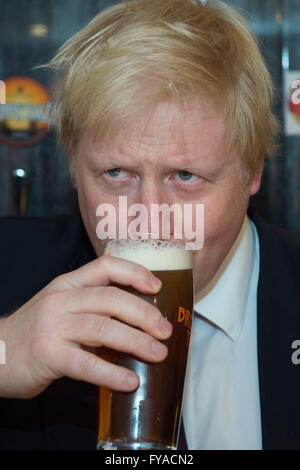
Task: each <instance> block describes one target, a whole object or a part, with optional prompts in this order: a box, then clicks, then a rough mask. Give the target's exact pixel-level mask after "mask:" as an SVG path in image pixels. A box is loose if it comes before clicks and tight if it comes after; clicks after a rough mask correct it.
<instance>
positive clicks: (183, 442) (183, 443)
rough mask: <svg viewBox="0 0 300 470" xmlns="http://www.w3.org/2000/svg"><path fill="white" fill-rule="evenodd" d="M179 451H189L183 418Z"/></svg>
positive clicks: (178, 445)
mask: <svg viewBox="0 0 300 470" xmlns="http://www.w3.org/2000/svg"><path fill="white" fill-rule="evenodd" d="M177 450H188V446H187V442H186V437H185V432H184V426H183V419H182V418H181V424H180V430H179V437H178V444H177Z"/></svg>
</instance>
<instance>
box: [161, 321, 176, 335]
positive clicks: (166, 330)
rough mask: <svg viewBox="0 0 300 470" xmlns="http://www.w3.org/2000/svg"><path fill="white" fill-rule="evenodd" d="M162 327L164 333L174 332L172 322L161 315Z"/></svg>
mask: <svg viewBox="0 0 300 470" xmlns="http://www.w3.org/2000/svg"><path fill="white" fill-rule="evenodd" d="M160 329H161V332H162V333H163V334H170V333H172V330H173V326H172V325H171V323H170V322H169V321H168V320H167V319H166V318H165V317H161V319H160Z"/></svg>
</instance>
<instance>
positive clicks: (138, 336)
mask: <svg viewBox="0 0 300 470" xmlns="http://www.w3.org/2000/svg"><path fill="white" fill-rule="evenodd" d="M150 342H151V341H150V338H149V337H148V335H145V333H143V332H142V331H136V333H135V341H134V343H135V347H136V348H137V350H138V351H144V350H145V348H147V347H149V345H150Z"/></svg>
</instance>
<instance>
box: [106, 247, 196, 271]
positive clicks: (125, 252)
mask: <svg viewBox="0 0 300 470" xmlns="http://www.w3.org/2000/svg"><path fill="white" fill-rule="evenodd" d="M108 253H111V255H112V256H116V257H118V258H122V259H127V260H128V261H133V262H134V263H138V264H141V265H143V266H145V268H147V269H149V271H172V270H175V269H176V270H178V269H192V252H191V251H190V250H186V249H185V248H184V245H181V244H179V243H174V242H172V241H160V240H110V241H109V242H107V244H106V247H105V250H104V254H108Z"/></svg>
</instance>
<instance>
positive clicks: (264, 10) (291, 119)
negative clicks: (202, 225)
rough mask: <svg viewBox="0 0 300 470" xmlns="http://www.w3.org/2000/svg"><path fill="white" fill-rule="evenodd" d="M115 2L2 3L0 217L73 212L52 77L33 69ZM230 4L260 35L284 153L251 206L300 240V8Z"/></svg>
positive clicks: (277, 0) (257, 1)
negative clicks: (299, 85)
mask: <svg viewBox="0 0 300 470" xmlns="http://www.w3.org/2000/svg"><path fill="white" fill-rule="evenodd" d="M162 1H163V0H162ZM112 3H113V2H112V1H110V0H84V1H82V0H48V1H47V2H45V0H9V1H7V0H0V12H1V14H0V216H8V217H10V216H22V215H28V216H54V215H61V214H72V213H73V212H74V211H76V192H75V190H74V188H73V187H72V183H71V180H70V177H69V173H68V169H67V164H66V158H65V155H64V153H63V152H62V150H61V149H59V148H58V147H57V143H56V138H55V134H54V133H53V132H50V133H49V132H47V122H46V121H47V119H46V117H45V116H46V114H45V106H47V105H46V103H47V102H48V101H49V100H50V96H49V93H51V87H52V86H53V76H52V75H51V73H50V72H44V71H41V70H33V67H35V66H36V65H39V64H43V63H45V62H47V61H48V60H49V59H50V58H51V57H53V55H54V54H55V53H56V51H57V49H58V48H59V47H60V46H61V45H62V44H63V43H64V42H65V41H66V40H67V39H68V38H69V37H70V36H72V35H73V34H74V33H76V32H77V31H78V30H80V29H81V28H82V27H83V26H85V25H86V24H87V23H88V22H89V21H90V20H91V19H92V18H93V17H94V16H95V15H96V14H97V13H98V12H99V11H100V10H102V9H103V8H105V7H107V6H108V5H110V4H112ZM226 3H228V4H229V5H231V6H233V7H235V8H237V9H238V10H239V11H240V13H241V14H242V15H243V16H245V17H246V18H247V19H248V21H249V22H250V23H251V25H252V27H253V29H254V31H255V32H256V34H257V35H258V38H259V40H260V44H261V48H262V52H263V54H264V56H265V58H266V61H267V64H268V67H269V70H270V71H271V74H272V77H273V80H274V83H275V86H276V100H275V106H274V111H275V113H276V115H277V116H278V118H279V119H280V121H281V123H282V132H281V135H280V142H279V144H280V148H279V150H278V151H277V153H276V154H275V155H274V156H273V157H272V159H270V160H269V162H268V163H267V165H266V168H265V172H264V177H263V184H262V188H261V190H260V193H259V194H258V195H257V196H255V197H254V198H253V199H252V201H251V205H252V206H254V207H255V208H256V209H257V210H258V212H259V213H260V214H261V215H263V216H264V217H265V218H266V219H268V220H269V221H270V222H273V223H276V224H277V225H280V226H282V227H285V228H289V229H292V230H293V231H295V232H298V233H300V105H297V104H295V103H291V100H290V96H291V93H292V91H293V90H292V88H291V86H292V83H293V82H294V80H297V79H299V81H300V1H299V0H264V1H263V2H262V1H261V0H227V1H226ZM3 81H5V88H6V94H5V96H6V104H5V105H3V103H4V85H3ZM298 97H299V98H300V93H298ZM299 101H300V99H299ZM1 103H2V104H1ZM20 105H23V110H22V106H20ZM24 108H26V109H27V111H26V113H27V114H26V116H25V115H24V114H22V113H24ZM28 116H31V119H30V120H28Z"/></svg>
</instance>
